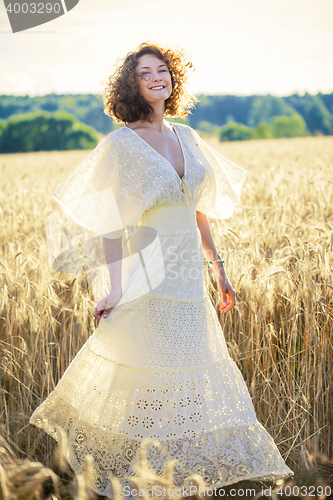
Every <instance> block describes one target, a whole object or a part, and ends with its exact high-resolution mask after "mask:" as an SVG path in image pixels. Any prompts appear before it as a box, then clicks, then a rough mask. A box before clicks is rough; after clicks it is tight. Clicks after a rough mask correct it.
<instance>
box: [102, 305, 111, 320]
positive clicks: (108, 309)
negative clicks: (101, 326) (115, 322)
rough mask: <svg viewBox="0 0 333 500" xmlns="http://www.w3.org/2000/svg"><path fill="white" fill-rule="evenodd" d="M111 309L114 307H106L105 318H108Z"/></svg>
mask: <svg viewBox="0 0 333 500" xmlns="http://www.w3.org/2000/svg"><path fill="white" fill-rule="evenodd" d="M111 309H112V307H108V308H107V309H104V312H103V318H107V317H108V316H109V314H110V311H111Z"/></svg>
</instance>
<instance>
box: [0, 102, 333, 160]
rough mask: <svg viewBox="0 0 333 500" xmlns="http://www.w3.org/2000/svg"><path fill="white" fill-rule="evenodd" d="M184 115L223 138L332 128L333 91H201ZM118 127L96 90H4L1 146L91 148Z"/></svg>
mask: <svg viewBox="0 0 333 500" xmlns="http://www.w3.org/2000/svg"><path fill="white" fill-rule="evenodd" d="M198 97H199V102H198V103H197V105H196V108H195V109H193V110H192V112H191V113H189V114H188V115H187V117H186V120H182V121H183V122H185V123H187V124H188V125H190V126H191V127H193V128H195V129H197V130H201V131H203V132H208V133H215V134H218V136H219V137H220V139H221V140H247V139H257V138H259V139H260V138H269V137H297V136H303V135H316V134H323V135H332V134H333V93H331V94H321V93H319V94H317V95H311V94H308V93H306V94H305V95H303V96H300V95H298V94H293V95H291V96H287V97H275V96H271V95H266V96H257V95H252V96H234V95H200V96H198ZM115 128H116V126H115V124H114V123H113V120H112V118H110V117H109V116H107V115H106V114H105V113H104V111H103V105H102V102H101V96H97V95H94V94H83V95H82V94H77V95H72V94H68V95H57V94H47V95H45V96H36V97H30V96H11V95H0V152H3V153H4V152H17V151H40V150H53V149H82V148H84V149H85V148H86V149H89V148H91V147H93V146H92V145H93V144H95V143H96V141H97V138H96V135H95V134H94V131H97V132H99V133H101V134H104V135H106V134H108V133H110V132H111V131H112V130H114V129H115Z"/></svg>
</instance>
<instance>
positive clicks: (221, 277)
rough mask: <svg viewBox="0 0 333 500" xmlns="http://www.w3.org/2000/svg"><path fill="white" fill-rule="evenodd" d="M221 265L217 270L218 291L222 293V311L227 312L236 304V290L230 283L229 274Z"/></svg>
mask: <svg viewBox="0 0 333 500" xmlns="http://www.w3.org/2000/svg"><path fill="white" fill-rule="evenodd" d="M221 267H222V266H219V269H218V270H216V272H215V278H216V284H217V288H218V291H219V292H220V294H221V298H222V305H221V307H220V311H221V312H223V313H225V312H227V311H230V309H232V308H233V307H234V306H235V304H236V294H235V290H234V289H233V288H232V286H231V284H230V283H229V280H228V276H227V275H226V272H225V269H224V267H223V268H222V269H221Z"/></svg>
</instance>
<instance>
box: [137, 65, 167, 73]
mask: <svg viewBox="0 0 333 500" xmlns="http://www.w3.org/2000/svg"><path fill="white" fill-rule="evenodd" d="M161 66H166V64H160V65H159V66H158V68H160V67H161ZM140 69H151V67H150V66H141V68H139V71H140Z"/></svg>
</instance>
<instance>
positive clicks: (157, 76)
mask: <svg viewBox="0 0 333 500" xmlns="http://www.w3.org/2000/svg"><path fill="white" fill-rule="evenodd" d="M153 80H162V78H161V76H160V75H159V74H158V73H156V75H155V76H154V73H153Z"/></svg>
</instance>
